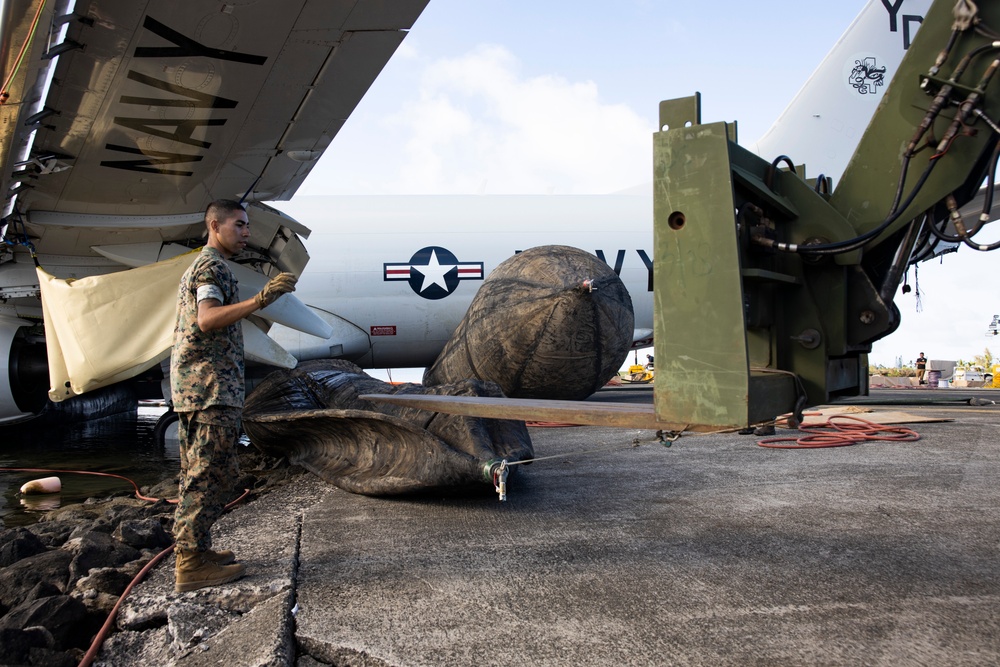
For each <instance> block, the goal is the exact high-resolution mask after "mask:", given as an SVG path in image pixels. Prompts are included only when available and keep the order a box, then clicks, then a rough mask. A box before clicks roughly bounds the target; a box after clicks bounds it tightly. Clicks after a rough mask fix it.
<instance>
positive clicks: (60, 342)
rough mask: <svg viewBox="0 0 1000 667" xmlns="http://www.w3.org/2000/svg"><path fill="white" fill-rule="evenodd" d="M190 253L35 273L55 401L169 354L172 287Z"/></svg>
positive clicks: (135, 372)
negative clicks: (121, 267)
mask: <svg viewBox="0 0 1000 667" xmlns="http://www.w3.org/2000/svg"><path fill="white" fill-rule="evenodd" d="M197 256H198V253H197V252H191V253H186V254H184V255H180V256H178V257H174V258H172V259H168V260H166V261H163V262H156V263H155V264H150V265H148V266H143V267H139V268H137V269H130V270H128V271H119V272H116V273H111V274H107V275H101V276H91V277H87V278H80V279H79V280H62V279H59V278H56V277H55V276H52V275H49V274H48V273H46V272H45V271H44V270H42V269H40V268H39V269H38V281H39V285H40V287H41V292H42V312H43V315H44V317H45V338H46V342H47V348H48V359H49V383H50V385H49V387H50V388H49V398H50V399H52V400H53V401H55V402H59V401H63V400H66V399H67V398H71V397H73V396H76V395H78V394H82V393H84V392H87V391H92V390H94V389H98V388H100V387H106V386H108V385H111V384H114V383H116V382H120V381H122V380H126V379H128V378H130V377H134V376H136V375H138V374H139V373H141V372H143V371H145V370H147V369H149V368H151V367H153V366H155V365H156V364H158V363H160V361H162V360H163V359H166V358H167V357H168V356H170V348H171V346H172V345H173V337H174V323H175V319H176V309H177V287H178V285H179V284H180V280H181V276H182V275H183V274H184V271H185V270H187V268H188V267H189V266H190V265H191V263H192V262H193V261H194V260H195V258H196V257H197Z"/></svg>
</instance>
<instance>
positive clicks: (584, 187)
mask: <svg viewBox="0 0 1000 667" xmlns="http://www.w3.org/2000/svg"><path fill="white" fill-rule="evenodd" d="M518 69H519V63H518V61H517V59H516V58H514V56H513V55H511V54H510V52H509V51H507V50H506V49H504V48H502V47H497V46H482V47H479V48H477V49H476V50H474V51H472V52H470V53H468V54H466V55H464V56H461V57H459V58H453V59H444V60H437V61H434V62H432V63H430V64H429V65H427V66H426V68H425V69H424V70H423V72H422V74H421V76H420V90H419V95H418V96H417V97H416V98H413V99H410V100H409V101H406V102H405V103H404V104H403V105H402V109H401V110H400V111H399V112H398V113H396V114H393V115H391V116H390V117H389V118H388V122H389V123H390V125H392V126H394V127H395V129H396V130H400V129H401V130H402V131H403V136H405V137H406V138H405V140H404V142H403V144H402V146H403V148H402V158H403V163H402V165H400V167H399V174H398V178H397V183H398V185H397V187H396V188H394V190H395V191H397V192H401V193H447V194H471V193H477V192H486V193H489V194H538V193H549V192H555V193H564V194H565V193H573V194H576V193H603V192H612V191H615V190H618V189H621V188H626V187H629V186H633V185H636V184H637V183H642V182H644V181H648V180H650V179H651V175H650V174H651V167H650V163H651V157H650V154H651V150H652V149H651V134H652V129H653V128H652V127H651V126H650V124H649V121H647V120H646V119H644V118H642V117H640V116H639V115H638V114H636V113H635V112H633V111H632V110H631V109H629V108H628V107H627V106H624V105H621V104H606V103H604V102H602V100H601V99H600V96H599V94H598V90H597V86H596V85H595V84H594V83H593V82H590V81H587V82H578V83H574V82H570V81H567V80H566V79H563V78H560V77H554V76H538V77H531V78H525V77H522V76H520V74H519V72H518Z"/></svg>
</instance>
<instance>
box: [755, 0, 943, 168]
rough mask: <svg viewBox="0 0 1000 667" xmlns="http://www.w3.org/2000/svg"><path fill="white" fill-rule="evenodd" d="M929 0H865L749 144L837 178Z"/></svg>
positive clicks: (763, 152) (765, 155)
mask: <svg viewBox="0 0 1000 667" xmlns="http://www.w3.org/2000/svg"><path fill="white" fill-rule="evenodd" d="M930 5H931V0H869V2H868V4H867V5H866V6H865V8H864V9H862V10H861V13H860V14H858V17H857V18H856V19H854V22H853V23H851V25H850V27H848V28H847V31H846V32H845V33H844V34H843V36H841V38H840V39H839V40H838V41H837V43H836V44H835V45H834V46H833V49H832V50H831V51H830V53H828V54H827V56H826V58H824V59H823V62H821V63H820V65H819V67H817V68H816V71H815V72H813V74H812V76H810V77H809V80H808V81H806V83H805V85H804V86H803V87H802V89H801V90H799V92H798V94H797V95H796V96H795V98H794V99H793V100H792V101H791V103H790V104H789V105H788V107H786V108H785V110H784V111H783V112H782V113H781V115H780V116H779V117H778V120H776V121H775V123H774V124H773V125H772V126H771V128H770V129H769V130H768V131H767V132H766V133H764V136H763V137H761V138H760V139H759V140H758V141H757V142H756V144H754V146H752V147H751V149H752V150H754V151H755V152H756V153H757V154H758V155H760V156H761V157H762V158H764V159H767V160H772V159H774V158H776V157H778V156H779V155H781V154H783V153H784V152H785V151H788V150H793V151H794V155H792V154H790V155H789V157H791V159H792V161H793V162H794V163H795V164H805V165H806V167H807V169H808V172H809V174H808V175H809V176H810V177H814V176H818V175H819V174H823V175H824V176H828V177H831V178H833V179H838V178H840V175H841V174H842V173H843V171H844V168H845V167H846V166H847V162H848V161H849V160H850V159H851V155H852V154H853V153H854V149H855V148H856V147H857V145H858V142H859V141H860V140H861V135H862V134H864V131H865V129H866V128H867V127H868V123H869V121H870V120H871V118H872V115H873V114H874V113H875V109H876V107H877V106H878V103H879V100H880V99H882V94H883V93H884V92H885V89H886V88H887V87H888V85H889V81H890V80H892V77H893V75H894V74H895V73H896V70H898V69H899V64H900V62H901V61H902V59H903V55H904V54H905V53H906V49H907V48H909V45H910V43H911V42H912V41H913V37H914V35H915V34H916V32H917V28H918V27H919V26H920V23H921V21H923V17H924V15H925V14H926V12H927V10H928V8H929V7H930Z"/></svg>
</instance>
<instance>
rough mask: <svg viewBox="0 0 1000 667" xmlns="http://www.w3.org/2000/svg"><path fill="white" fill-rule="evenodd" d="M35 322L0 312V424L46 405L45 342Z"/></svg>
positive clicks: (23, 417) (18, 418)
mask: <svg viewBox="0 0 1000 667" xmlns="http://www.w3.org/2000/svg"><path fill="white" fill-rule="evenodd" d="M33 326H34V325H33V324H32V323H31V322H29V321H27V320H22V319H20V318H17V317H12V316H9V315H0V423H4V422H13V421H18V420H21V419H26V418H28V417H31V416H33V415H35V414H37V413H39V412H40V411H41V410H42V409H43V408H44V407H45V404H46V401H47V398H48V397H47V393H48V389H49V370H48V360H47V358H46V354H45V341H44V340H43V339H42V337H41V336H37V335H34V334H33V333H32V327H33Z"/></svg>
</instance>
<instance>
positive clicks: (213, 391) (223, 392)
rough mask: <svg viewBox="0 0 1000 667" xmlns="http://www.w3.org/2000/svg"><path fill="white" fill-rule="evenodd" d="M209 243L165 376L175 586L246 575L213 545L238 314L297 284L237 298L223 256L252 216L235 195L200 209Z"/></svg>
mask: <svg viewBox="0 0 1000 667" xmlns="http://www.w3.org/2000/svg"><path fill="white" fill-rule="evenodd" d="M205 224H206V226H207V227H208V243H206V244H205V247H204V248H202V251H201V254H200V255H199V256H198V258H197V259H196V260H195V261H194V263H193V264H192V265H191V267H190V268H189V269H188V270H187V271H186V272H185V273H184V276H183V277H182V278H181V284H180V290H179V292H178V297H177V326H176V328H175V329H174V347H173V351H172V353H171V358H170V383H171V395H172V400H173V407H174V411H175V412H176V413H177V416H178V419H179V421H178V431H179V437H180V453H181V483H180V500H179V502H178V505H177V511H176V514H175V520H174V537H175V539H176V541H177V547H176V550H177V564H176V567H175V577H176V584H175V588H176V590H177V592H183V591H190V590H194V589H197V588H203V587H205V586H217V585H219V584H223V583H226V582H229V581H233V580H234V579H238V578H239V577H241V576H243V573H244V572H245V570H246V567H245V566H244V565H242V564H240V563H235V562H234V561H235V556H234V554H233V552H232V551H213V550H212V548H211V547H212V536H211V532H210V531H211V528H212V525H213V524H214V523H215V521H216V519H218V518H219V516H220V515H221V514H222V510H223V507H224V504H225V502H226V500H227V499H228V498H229V497H230V495H231V494H232V490H233V489H232V487H233V485H234V483H235V482H236V479H237V477H238V475H239V465H238V461H237V458H236V441H237V439H238V437H239V434H240V412H241V411H242V409H243V393H244V390H243V331H242V329H241V328H240V320H242V319H243V318H244V317H246V316H247V315H250V314H251V313H253V312H255V311H257V310H259V309H261V308H264V307H266V306H267V305H269V304H270V303H272V302H273V301H274V300H275V299H277V298H278V297H279V296H281V295H282V294H285V293H287V292H291V291H293V290H294V289H295V276H294V275H292V274H290V273H282V274H280V275H279V276H277V277H275V278H272V279H271V280H270V281H269V282H268V283H267V285H265V286H264V289H263V290H261V292H260V293H258V294H257V295H256V296H254V297H253V298H251V299H246V300H244V301H239V300H238V299H239V291H238V287H237V283H236V278H235V276H233V273H232V271H231V270H230V268H229V265H228V264H227V263H226V261H225V260H227V259H229V258H230V257H232V256H233V255H235V254H237V253H239V252H240V251H242V250H243V248H245V247H246V244H247V239H249V238H250V222H249V219H248V218H247V214H246V211H244V210H243V207H242V206H241V205H240V204H239V202H236V201H233V200H229V199H220V200H218V201H215V202H212V203H211V204H210V205H209V206H208V210H207V211H206V212H205Z"/></svg>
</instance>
